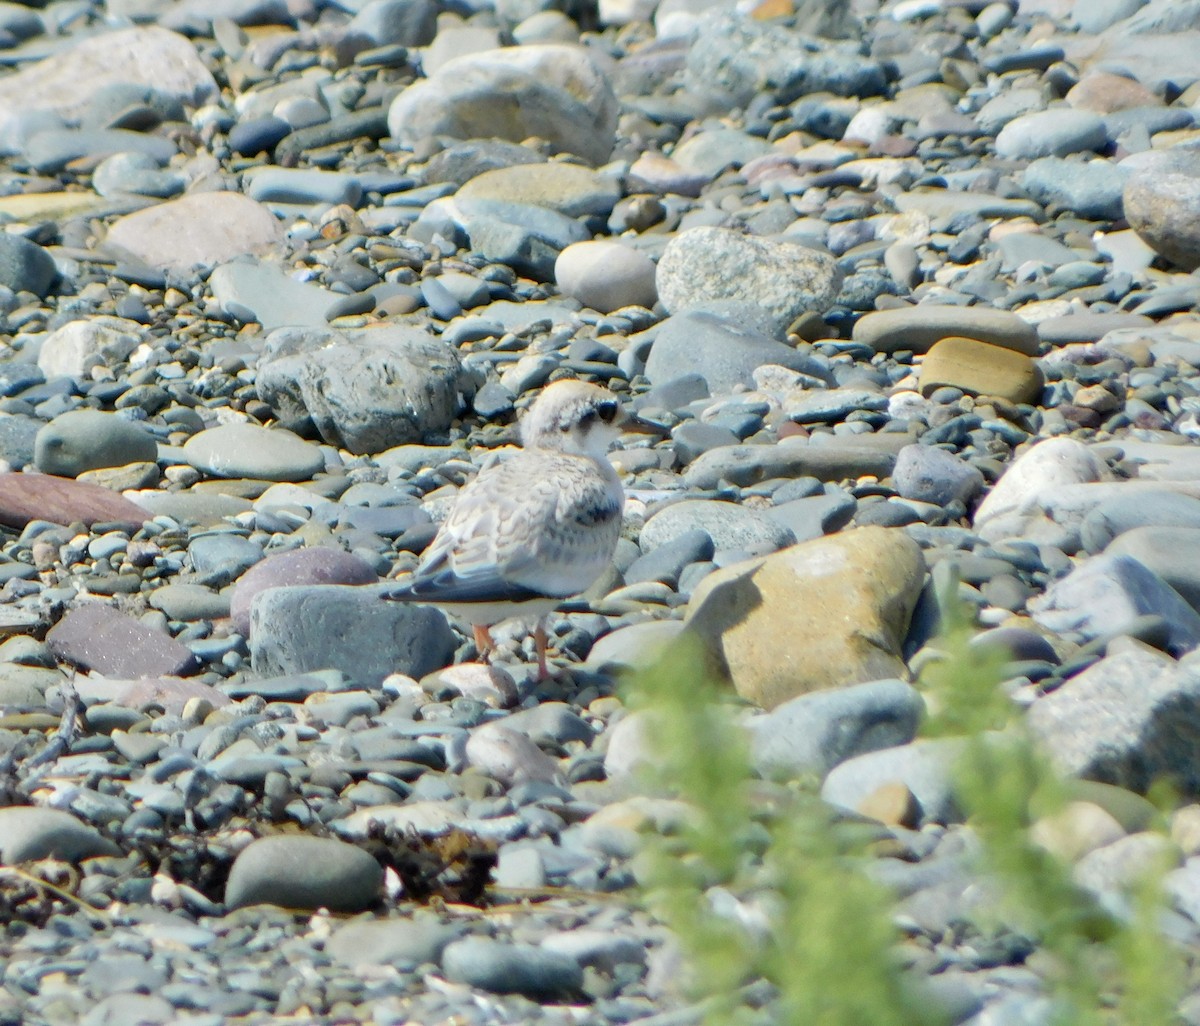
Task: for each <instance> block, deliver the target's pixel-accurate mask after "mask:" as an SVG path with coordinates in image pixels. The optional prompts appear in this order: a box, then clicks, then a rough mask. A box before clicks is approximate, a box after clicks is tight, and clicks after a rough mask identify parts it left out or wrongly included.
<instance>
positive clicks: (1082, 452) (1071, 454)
mask: <svg viewBox="0 0 1200 1026" xmlns="http://www.w3.org/2000/svg"><path fill="white" fill-rule="evenodd" d="M1106 473H1107V468H1106V467H1105V465H1104V463H1103V461H1102V460H1100V459H1099V458H1098V457H1097V456H1096V455H1095V454H1094V453H1093V452H1092V451H1091V450H1090V449H1089V448H1088V447H1087V446H1086V445H1084V444H1083V443H1082V442H1079V441H1077V440H1076V439H1074V438H1049V439H1046V440H1045V441H1043V442H1040V443H1039V444H1037V445H1035V446H1034V447H1033V448H1031V449H1027V450H1026V451H1025V452H1023V453H1021V454H1020V455H1019V456H1018V457H1017V459H1016V460H1015V461H1013V463H1012V464H1011V465H1010V466H1009V468H1008V470H1007V471H1005V473H1004V476H1003V477H1001V478H1000V480H999V481H998V482H997V483H996V484H995V486H994V487H993V488H992V490H991V491H990V492H989V493H988V494H987V495H986V496H985V497H984V500H983V502H981V503H980V504H979V508H978V509H977V510H976V511H975V521H974V523H975V527H976V529H979V528H981V527H983V526H985V525H986V524H988V523H989V522H991V521H998V520H1000V519H1008V518H1011V517H1013V516H1021V515H1023V514H1028V513H1031V512H1033V511H1035V510H1036V509H1037V506H1038V502H1039V500H1040V499H1041V498H1042V497H1043V496H1045V495H1048V494H1051V493H1054V492H1058V491H1060V490H1061V489H1063V488H1064V487H1066V486H1068V485H1073V484H1080V483H1084V482H1093V481H1099V480H1100V479H1101V478H1103V477H1104V476H1105V474H1106Z"/></svg>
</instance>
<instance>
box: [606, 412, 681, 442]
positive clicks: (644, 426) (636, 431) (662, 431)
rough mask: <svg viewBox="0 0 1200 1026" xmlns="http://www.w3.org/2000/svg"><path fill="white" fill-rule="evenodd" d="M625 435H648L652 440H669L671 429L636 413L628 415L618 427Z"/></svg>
mask: <svg viewBox="0 0 1200 1026" xmlns="http://www.w3.org/2000/svg"><path fill="white" fill-rule="evenodd" d="M618 426H619V427H620V429H621V434H623V435H648V436H650V437H652V438H669V437H670V435H671V429H670V428H669V427H667V426H666V425H665V424H656V423H655V422H654V421H652V420H646V419H645V418H644V417H640V416H638V414H636V413H627V414H626V415H625V417H624V418H623V419H622V420H621V423H620V424H619V425H618Z"/></svg>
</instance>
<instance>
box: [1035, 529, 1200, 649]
mask: <svg viewBox="0 0 1200 1026" xmlns="http://www.w3.org/2000/svg"><path fill="white" fill-rule="evenodd" d="M1029 609H1030V612H1031V613H1032V615H1033V618H1034V620H1036V621H1037V622H1038V623H1040V624H1041V625H1042V626H1043V627H1046V628H1048V629H1049V630H1052V631H1060V632H1061V631H1076V632H1078V633H1079V634H1081V635H1082V636H1083V637H1084V638H1085V639H1087V640H1088V641H1090V640H1092V639H1093V638H1098V637H1104V636H1108V635H1113V634H1117V633H1120V632H1123V631H1127V630H1129V629H1130V628H1132V627H1133V626H1134V625H1135V621H1137V620H1139V619H1141V618H1142V617H1147V616H1154V617H1160V618H1161V619H1162V621H1163V630H1164V631H1165V635H1166V637H1165V642H1166V649H1167V651H1169V652H1171V653H1173V654H1175V655H1179V654H1181V653H1183V652H1187V651H1190V650H1191V649H1193V648H1195V647H1196V645H1197V644H1200V613H1197V612H1196V610H1194V609H1193V608H1192V607H1191V606H1189V605H1188V604H1187V602H1185V601H1184V600H1183V598H1181V597H1180V595H1179V593H1178V592H1177V591H1175V590H1174V589H1173V588H1172V587H1170V585H1168V584H1167V583H1166V582H1165V581H1163V580H1162V578H1160V577H1159V576H1158V575H1157V574H1155V573H1154V572H1153V571H1152V570H1149V569H1147V568H1146V567H1145V566H1144V565H1143V564H1141V563H1139V562H1138V561H1137V560H1136V559H1133V558H1132V557H1130V556H1121V555H1109V554H1107V553H1106V554H1104V555H1100V556H1095V557H1093V558H1092V559H1089V560H1086V561H1085V562H1083V563H1080V564H1079V566H1077V567H1076V568H1075V569H1074V570H1072V571H1071V573H1069V574H1068V575H1067V576H1066V577H1064V578H1062V579H1060V580H1058V581H1055V582H1054V583H1053V584H1051V585H1050V587H1049V588H1047V589H1046V591H1045V593H1044V594H1042V595H1040V596H1037V597H1036V598H1034V599H1031V600H1030V602H1029Z"/></svg>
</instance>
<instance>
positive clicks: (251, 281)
mask: <svg viewBox="0 0 1200 1026" xmlns="http://www.w3.org/2000/svg"><path fill="white" fill-rule="evenodd" d="M208 284H209V287H210V288H211V289H212V293H213V297H214V298H215V299H216V301H217V302H218V303H219V304H220V305H221V308H222V309H223V310H225V311H226V312H227V313H230V314H233V315H234V316H235V317H237V318H238V319H239V320H243V321H245V320H253V321H257V322H258V323H259V324H261V325H262V326H263V328H264V330H266V331H273V330H274V329H276V328H283V327H294V326H305V327H314V328H322V329H323V328H324V327H325V325H326V324H327V323H328V318H327V317H326V311H328V310H329V308H330V306H332V305H333V303H334V301H335V300H336V299H337V298H338V296H337V294H336V293H334V292H330V291H329V290H327V289H323V288H321V287H320V286H319V285H313V284H312V283H311V282H301V281H297V280H296V279H295V278H292V277H290V276H288V275H286V274H284V273H283V272H282V271H280V270H279V269H278V268H276V267H272V266H270V265H268V264H261V263H258V262H256V261H252V260H235V261H233V262H232V263H228V264H222V265H221V266H220V267H217V268H214V270H213V272H212V274H210V275H209V277H208Z"/></svg>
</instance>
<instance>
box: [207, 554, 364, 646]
mask: <svg viewBox="0 0 1200 1026" xmlns="http://www.w3.org/2000/svg"><path fill="white" fill-rule="evenodd" d="M378 580H379V575H378V574H376V573H375V571H374V570H373V569H372V568H371V567H370V566H368V565H367V564H366V563H365V562H364V561H363V560H361V559H359V557H358V556H355V555H352V554H351V553H349V552H343V551H342V550H341V549H335V548H323V547H321V548H312V549H293V550H292V551H290V552H278V553H275V554H274V555H271V556H268V557H267V558H266V559H264V560H263V561H262V562H261V563H257V564H255V565H254V566H253V567H251V568H250V569H249V570H247V571H246V573H245V574H243V575H242V577H241V579H240V580H239V581H238V582H237V584H236V585H235V586H234V589H233V594H232V595H231V596H230V602H229V616H230V619H231V621H232V622H233V626H234V629H235V630H237V632H238V633H239V634H241V635H242V636H243V637H249V636H250V607H251V605H252V604H253V602H254V599H255V597H256V596H258V595H259V594H260V593H261V592H263V591H266V590H267V589H268V588H288V587H293V586H296V585H310V584H341V585H356V584H374V583H375V582H376V581H378Z"/></svg>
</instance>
